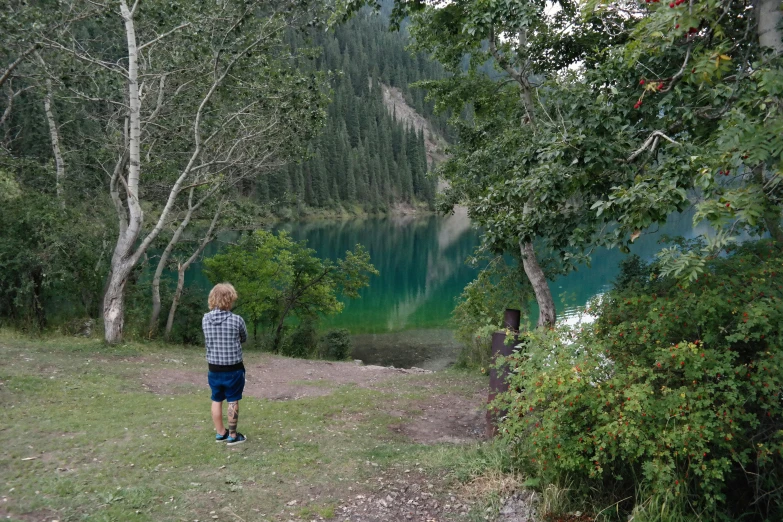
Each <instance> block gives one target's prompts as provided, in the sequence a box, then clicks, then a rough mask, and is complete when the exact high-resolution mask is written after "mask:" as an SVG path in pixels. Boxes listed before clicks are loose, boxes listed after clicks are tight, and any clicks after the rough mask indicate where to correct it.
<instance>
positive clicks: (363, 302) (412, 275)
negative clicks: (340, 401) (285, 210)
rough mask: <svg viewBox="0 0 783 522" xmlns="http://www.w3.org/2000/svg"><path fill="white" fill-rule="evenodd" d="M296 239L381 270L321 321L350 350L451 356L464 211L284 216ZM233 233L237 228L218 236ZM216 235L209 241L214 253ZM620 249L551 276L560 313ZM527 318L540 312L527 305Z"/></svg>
mask: <svg viewBox="0 0 783 522" xmlns="http://www.w3.org/2000/svg"><path fill="white" fill-rule="evenodd" d="M275 229H276V230H286V231H288V232H289V233H290V234H291V236H292V237H293V238H294V239H296V240H306V241H307V244H308V246H309V247H310V248H313V249H314V250H315V251H316V252H317V254H318V255H319V256H320V257H322V258H330V259H336V258H338V257H341V256H343V255H344V254H345V252H346V251H347V250H349V249H352V248H353V247H354V246H355V245H356V244H357V243H361V244H362V245H364V246H365V247H366V248H367V250H368V251H369V253H370V258H371V260H372V263H373V264H374V265H375V266H376V267H377V268H378V270H379V271H380V276H378V277H373V278H372V279H371V281H370V287H369V288H365V289H363V290H362V291H361V293H360V295H361V298H360V299H357V300H351V301H347V302H346V304H345V310H344V311H343V313H342V314H339V315H337V316H334V317H330V318H327V319H326V320H325V321H324V324H323V326H324V327H326V328H348V329H349V330H350V331H351V332H352V333H353V334H354V345H355V347H356V351H355V355H356V356H357V357H358V358H363V359H365V360H366V362H372V363H374V364H393V365H397V366H423V367H428V368H440V367H443V366H444V365H445V364H447V363H448V362H449V361H453V360H454V358H455V355H456V351H457V349H458V347H457V345H456V342H455V340H454V337H453V335H452V333H451V331H450V330H449V327H450V315H451V312H452V310H453V308H454V305H455V301H456V298H457V297H458V296H459V295H460V293H461V292H462V290H463V288H464V287H465V285H466V284H467V283H469V282H470V281H471V280H473V278H474V277H475V276H476V270H475V269H473V268H470V267H469V266H467V265H466V264H465V260H466V259H467V258H468V257H469V256H470V255H471V254H472V253H473V251H474V249H475V247H476V246H477V245H478V244H479V242H480V235H479V232H478V231H477V230H475V229H474V228H472V227H471V225H470V220H469V219H468V217H467V214H466V213H465V212H464V211H463V210H460V211H458V212H457V213H455V214H454V215H451V216H432V215H430V216H400V217H386V218H369V219H354V220H342V221H313V222H299V223H286V224H282V225H279V226H277V227H275ZM708 233H709V231H708V229H707V228H706V227H704V228H702V227H700V228H697V229H694V228H693V227H692V213H684V214H677V215H673V216H672V217H671V218H670V219H669V222H668V223H667V224H666V225H665V226H664V227H662V228H661V229H660V230H654V231H648V232H646V233H644V234H643V235H642V236H641V237H640V238H639V239H637V240H636V242H635V243H634V244H633V245H632V247H631V251H632V252H633V253H635V254H638V255H639V256H641V257H642V258H643V259H646V260H649V259H651V258H652V257H653V256H654V254H655V253H656V252H657V251H658V250H660V248H661V245H660V244H659V240H660V238H661V236H662V235H664V234H667V235H670V236H675V235H682V236H685V237H688V238H691V237H694V236H696V235H699V234H708ZM221 239H222V240H223V241H228V240H235V239H236V235H232V236H226V237H223V238H221ZM221 246H222V245H221V243H220V242H215V243H213V244H212V245H210V246H209V248H208V250H207V252H206V255H207V256H209V255H213V254H215V253H216V252H217V251H218V250H219V248H220V247H221ZM624 257H625V256H624V254H622V253H620V252H619V251H617V250H606V249H597V250H596V251H595V252H593V256H592V264H591V266H590V267H586V266H582V267H580V268H579V270H578V271H576V272H572V273H570V274H568V275H567V276H564V277H560V278H558V279H557V280H555V281H553V282H550V288H551V290H552V294H553V296H554V297H555V301H556V305H557V308H558V314H559V317H560V318H561V319H562V320H564V321H567V322H575V321H577V320H578V317H579V316H580V314H582V313H583V311H584V306H585V304H586V303H587V302H588V300H589V299H591V298H592V297H594V296H596V295H600V294H601V293H603V292H605V291H606V290H607V289H609V287H610V286H611V284H612V282H613V280H614V279H615V278H616V277H617V275H618V272H619V263H620V261H621V260H622V259H623V258H624ZM186 283H187V284H189V285H191V286H195V287H199V288H201V289H203V290H202V291H204V292H205V295H206V291H207V289H208V288H209V283H208V281H206V278H205V277H204V276H203V274H202V273H201V271H200V266H194V268H193V270H191V271H190V273H189V274H188V279H187V281H186ZM530 308H531V316H530V317H531V318H533V323H534V322H535V321H534V320H535V318H537V316H538V310H537V309H536V306H535V304H533V305H532V306H531V307H530Z"/></svg>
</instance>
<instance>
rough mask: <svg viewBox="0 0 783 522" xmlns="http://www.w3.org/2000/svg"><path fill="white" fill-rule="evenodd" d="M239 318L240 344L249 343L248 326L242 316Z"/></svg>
mask: <svg viewBox="0 0 783 522" xmlns="http://www.w3.org/2000/svg"><path fill="white" fill-rule="evenodd" d="M237 317H239V342H240V343H244V342H246V341H247V326H245V320H244V319H242V316H241V315H240V316H237Z"/></svg>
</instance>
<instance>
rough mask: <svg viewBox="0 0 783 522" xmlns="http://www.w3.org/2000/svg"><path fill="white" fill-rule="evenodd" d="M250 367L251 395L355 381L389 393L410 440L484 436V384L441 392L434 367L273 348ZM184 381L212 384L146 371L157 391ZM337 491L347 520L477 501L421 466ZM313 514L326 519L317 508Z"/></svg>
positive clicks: (327, 389) (283, 396)
mask: <svg viewBox="0 0 783 522" xmlns="http://www.w3.org/2000/svg"><path fill="white" fill-rule="evenodd" d="M246 369H247V377H246V380H247V382H246V385H245V395H247V396H250V397H256V398H263V399H268V400H274V401H296V400H299V399H303V398H306V397H322V396H328V395H330V394H332V393H335V392H336V391H337V390H338V389H339V388H340V387H341V386H358V387H361V388H369V389H374V390H378V391H381V392H384V393H386V394H388V400H385V401H384V402H383V408H382V413H385V414H388V415H389V416H391V417H394V418H396V419H397V420H396V421H395V422H393V423H390V424H389V425H388V429H389V431H390V432H393V433H396V434H398V435H402V436H404V437H405V438H406V439H408V440H410V441H411V442H415V443H419V444H427V445H429V444H437V443H447V444H465V443H470V442H476V441H479V440H482V439H483V438H484V433H485V426H486V425H485V422H486V421H485V411H486V410H485V404H486V393H485V392H484V390H482V389H476V388H473V389H470V388H467V389H464V390H461V392H463V393H453V390H452V393H448V392H444V390H443V388H444V386H443V382H441V380H440V377H441V375H439V374H438V373H437V372H431V371H428V370H422V369H416V368H414V369H398V368H387V367H382V366H365V365H361V364H356V363H352V362H327V361H311V360H302V359H290V358H284V357H275V356H271V355H264V356H262V357H261V358H260V361H258V359H256V360H254V361H253V362H250V363H248V362H247V361H246ZM183 385H190V386H198V387H199V388H203V389H205V390H207V389H208V385H207V382H206V375H205V372H204V371H203V370H202V371H193V370H189V369H184V368H181V369H174V370H172V369H168V370H159V371H154V372H150V373H148V374H146V375H145V378H144V386H145V387H146V388H147V389H148V390H149V391H151V392H153V393H156V394H164V395H165V394H171V393H176V390H177V389H178V388H179V387H181V386H183ZM447 388H448V387H447ZM411 392H413V393H414V394H415V395H418V396H423V397H424V398H421V399H415V400H412V401H411V400H407V401H405V400H402V399H401V397H400V396H401V395H402V394H405V393H408V394H410V393H411ZM375 413H377V412H375ZM355 416H356V417H357V418H355V419H342V420H343V421H348V422H353V421H355V422H357V423H358V422H360V421H361V416H362V415H361V414H359V415H355ZM368 464H370V463H368ZM355 486H356V485H355ZM335 493H338V495H339V498H340V501H339V502H338V504H337V505H336V506H335V510H334V514H335V518H334V520H340V521H346V522H348V521H350V522H399V521H412V522H417V521H421V522H438V521H447V520H466V519H467V517H468V513H469V511H470V510H471V508H472V505H473V501H472V500H470V499H466V498H463V496H462V495H461V494H460V492H459V490H457V491H455V490H454V489H453V488H452V487H451V486H449V485H448V480H447V478H446V477H444V476H427V475H425V474H423V473H421V470H417V469H403V470H384V469H378V470H377V472H376V476H375V478H373V479H372V480H370V481H368V482H367V483H366V484H365V485H364V486H358V487H354V488H350V490H345V491H340V492H335ZM312 520H325V519H324V518H322V517H320V516H314V517H313V518H312Z"/></svg>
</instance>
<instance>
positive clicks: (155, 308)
mask: <svg viewBox="0 0 783 522" xmlns="http://www.w3.org/2000/svg"><path fill="white" fill-rule="evenodd" d="M190 198H191V201H192V198H193V190H192V189H191V193H190ZM193 210H194V209H193V206H192V205H188V211H187V213H186V214H185V218H184V219H183V220H182V222H181V223H180V224H179V226H178V227H177V229H176V230H175V231H174V235H172V236H171V240H170V241H169V244H168V245H166V248H165V249H164V250H163V253H162V254H161V255H160V260H159V261H158V266H157V268H156V269H155V275H153V276H152V313H151V314H150V326H149V336H150V337H153V336H154V335H155V334H156V333H157V331H158V318H159V317H160V307H161V304H160V278H161V277H162V276H163V270H165V268H166V263H168V261H169V257H171V252H173V251H174V247H175V246H176V245H177V243H179V240H180V238H181V237H182V233H183V232H184V231H185V228H187V226H188V224H189V223H190V220H191V218H192V217H193ZM177 286H179V283H177Z"/></svg>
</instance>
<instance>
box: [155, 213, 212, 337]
mask: <svg viewBox="0 0 783 522" xmlns="http://www.w3.org/2000/svg"><path fill="white" fill-rule="evenodd" d="M222 210H223V205H222V203H221V205H220V206H218V209H217V210H216V211H215V215H214V217H213V218H212V222H211V223H210V224H209V230H207V233H206V235H205V236H204V239H202V240H201V244H200V245H199V246H198V248H197V249H196V251H195V252H193V255H192V256H190V257H189V258H188V260H187V261H185V262H184V263H182V264H180V265H179V266H178V267H177V289H176V290H175V291H174V297H173V299H172V300H171V308H169V317H168V319H167V320H166V333H165V337H166V339H169V337H171V329H172V328H173V327H174V315H175V314H176V313H177V307H178V306H179V300H180V298H181V297H182V290H183V288H184V287H185V272H187V270H188V268H190V265H191V264H192V263H193V262H194V261H195V260H196V259H198V258H199V256H200V255H201V253H202V252H204V249H205V248H206V247H207V245H208V244H209V242H210V241H212V239H213V237H214V236H213V234H214V231H215V225H217V222H218V219H219V217H220V212H221V211H222Z"/></svg>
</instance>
